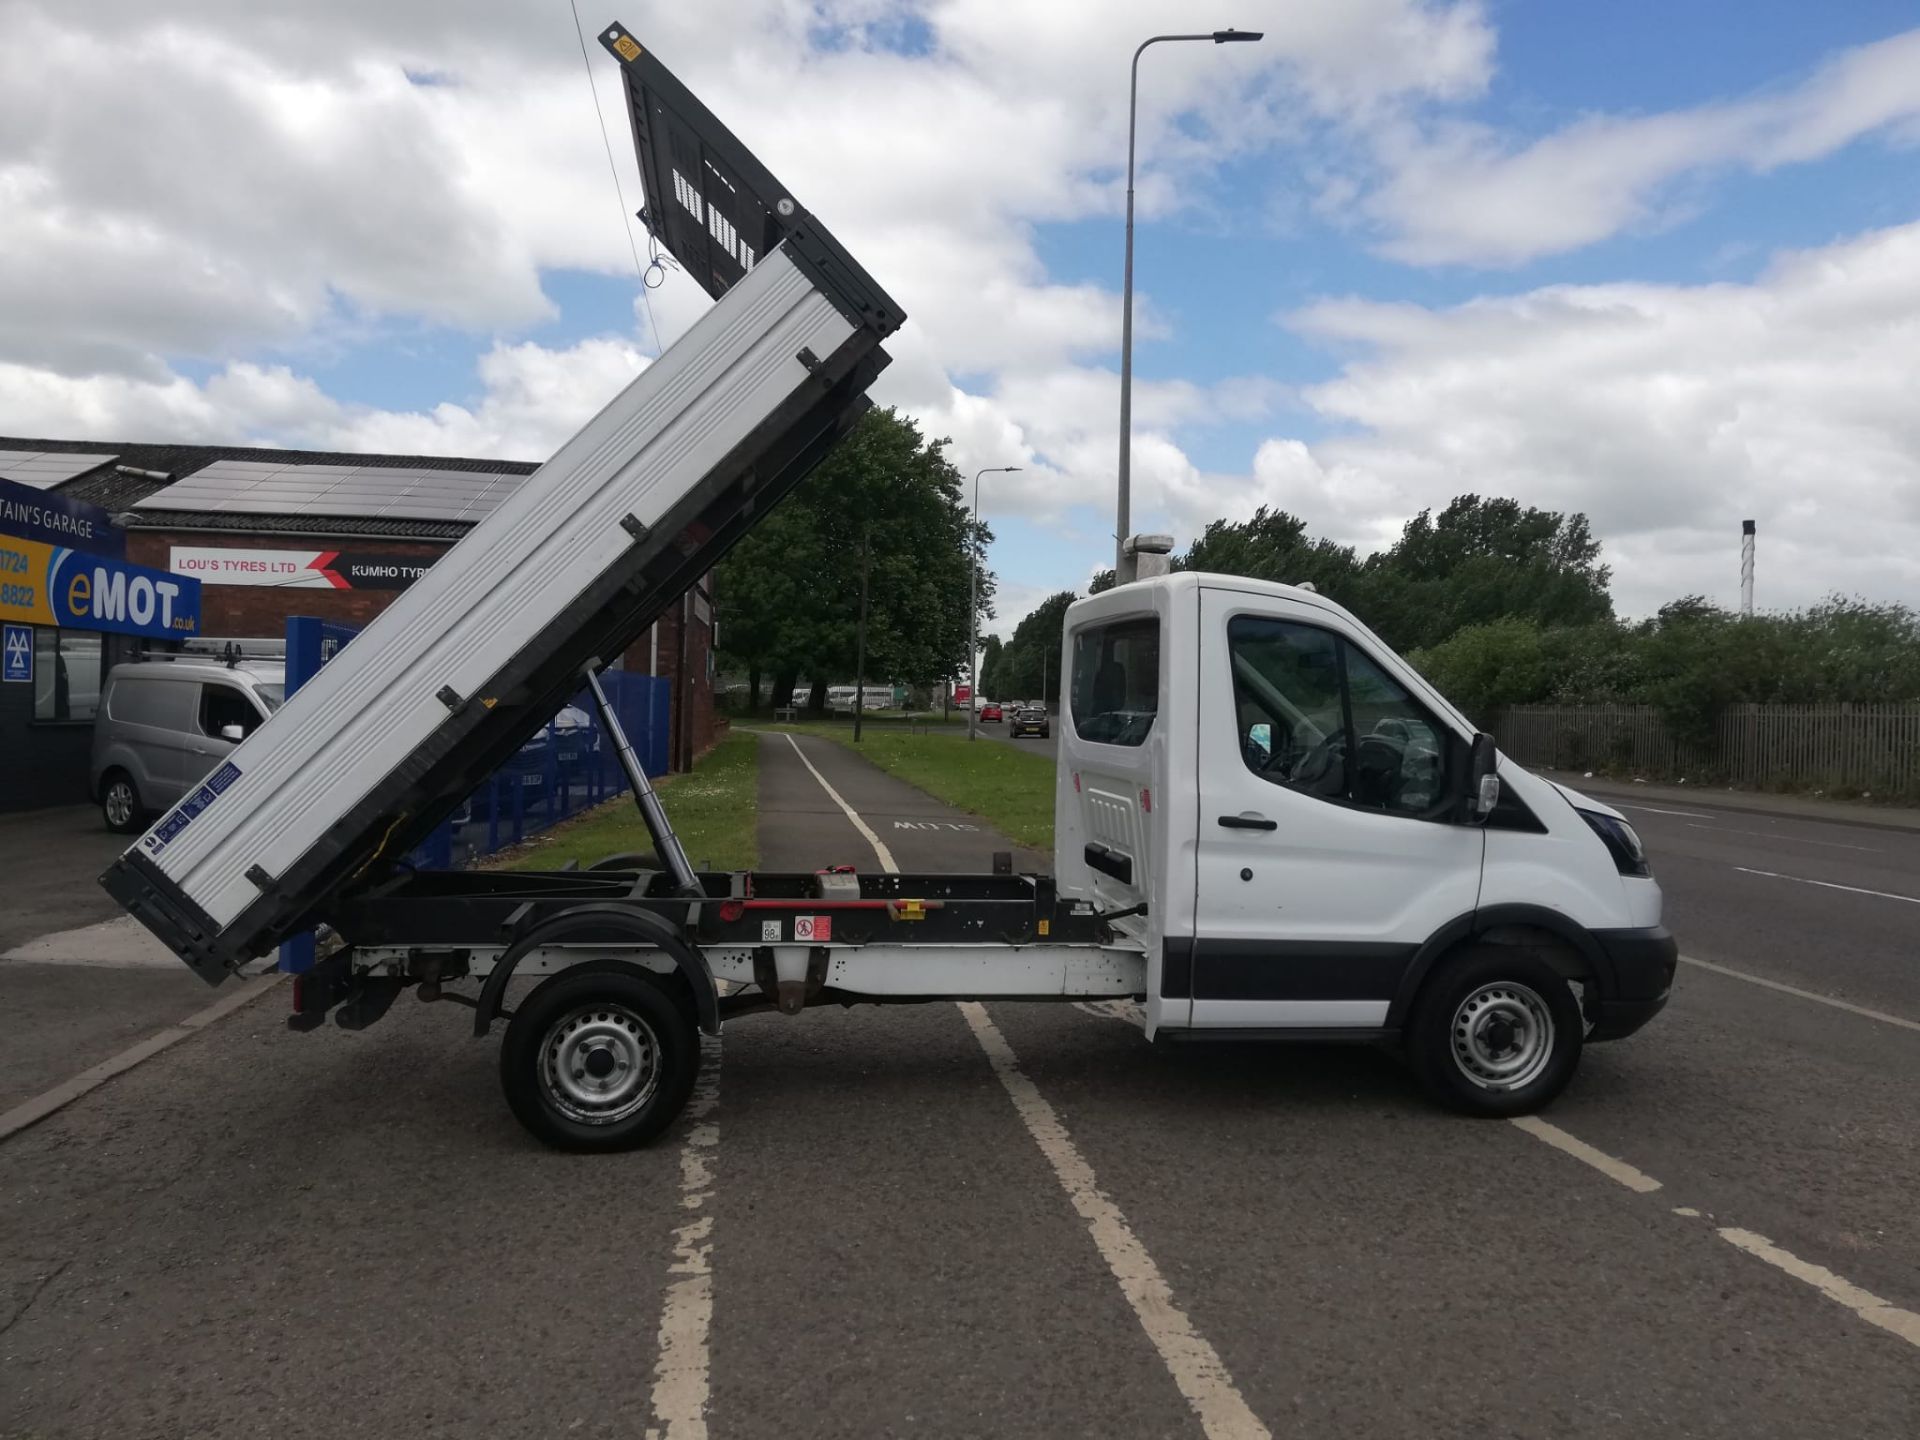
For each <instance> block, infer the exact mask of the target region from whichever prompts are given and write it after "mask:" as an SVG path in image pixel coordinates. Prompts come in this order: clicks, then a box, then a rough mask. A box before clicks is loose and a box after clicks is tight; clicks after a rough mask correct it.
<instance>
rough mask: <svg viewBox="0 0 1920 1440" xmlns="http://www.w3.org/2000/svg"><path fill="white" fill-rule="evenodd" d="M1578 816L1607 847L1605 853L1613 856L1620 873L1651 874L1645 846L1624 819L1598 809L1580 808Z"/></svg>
mask: <svg viewBox="0 0 1920 1440" xmlns="http://www.w3.org/2000/svg"><path fill="white" fill-rule="evenodd" d="M1580 818H1581V819H1582V820H1584V821H1586V822H1587V824H1588V826H1589V827H1591V829H1592V830H1593V833H1594V834H1596V835H1598V836H1599V837H1600V843H1601V844H1602V845H1605V846H1606V847H1607V853H1608V854H1609V855H1611V856H1613V864H1614V868H1615V869H1617V870H1618V871H1619V872H1620V873H1621V874H1622V875H1651V874H1653V870H1652V868H1651V867H1650V866H1649V865H1648V864H1647V851H1646V847H1645V846H1643V845H1642V844H1641V843H1640V836H1639V835H1638V834H1636V833H1635V831H1634V828H1633V827H1632V826H1631V825H1629V824H1628V823H1627V822H1626V821H1624V820H1616V819H1614V818H1613V816H1611V815H1602V814H1601V813H1600V812H1599V811H1598V810H1582V811H1581V812H1580Z"/></svg>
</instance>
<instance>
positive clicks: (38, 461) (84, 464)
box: [0, 450, 118, 490]
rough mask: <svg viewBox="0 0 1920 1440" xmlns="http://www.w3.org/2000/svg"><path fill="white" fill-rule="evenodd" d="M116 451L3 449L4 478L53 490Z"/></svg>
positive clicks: (0, 454)
mask: <svg viewBox="0 0 1920 1440" xmlns="http://www.w3.org/2000/svg"><path fill="white" fill-rule="evenodd" d="M117 458H118V457H117V456H113V455H80V454H73V453H70V452H68V451H65V450H0V479H6V480H11V481H13V482H14V483H16V484H19V485H31V486H32V487H33V488H34V489H36V490H51V489H52V488H53V487H54V486H55V485H64V484H66V482H67V481H69V480H71V479H73V478H74V477H75V476H78V475H84V474H86V473H87V472H88V471H89V470H97V469H99V468H100V467H101V466H102V465H105V464H107V463H109V462H110V461H112V460H114V459H117Z"/></svg>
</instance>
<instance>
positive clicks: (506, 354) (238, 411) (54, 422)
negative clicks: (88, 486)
mask: <svg viewBox="0 0 1920 1440" xmlns="http://www.w3.org/2000/svg"><path fill="white" fill-rule="evenodd" d="M646 364H647V357H646V355H645V354H643V353H642V352H641V351H640V350H639V349H638V348H637V347H636V346H635V345H634V344H633V343H632V342H630V341H628V340H623V339H619V338H615V337H598V338H594V339H589V340H583V341H581V342H580V343H579V344H577V345H573V346H570V347H568V348H566V349H564V350H551V349H547V348H545V347H543V346H540V345H534V344H519V345H508V344H496V345H495V346H494V347H493V348H492V349H491V350H490V351H488V352H487V353H486V354H484V355H483V356H481V358H480V363H479V375H480V380H481V383H482V385H483V386H484V393H483V394H482V396H481V398H480V399H479V400H478V401H477V402H475V403H474V404H472V405H459V404H455V403H453V402H451V401H446V402H443V403H441V404H438V405H435V406H433V407H432V408H431V409H430V410H426V411H395V410H381V409H378V408H375V407H371V406H364V405H344V404H342V403H341V402H339V401H338V400H335V399H334V398H332V397H331V396H329V395H327V394H326V393H325V392H324V391H323V390H321V388H320V387H319V386H318V385H317V384H315V383H314V382H313V380H311V379H310V378H308V377H306V376H302V375H297V374H295V373H294V372H293V371H292V370H291V369H289V368H288V367H286V366H284V365H272V366H261V365H253V364H245V363H241V364H234V365H229V366H228V367H227V368H226V369H224V370H222V371H220V372H218V373H217V374H215V375H213V376H211V377H210V378H209V379H208V380H207V381H206V383H205V384H203V385H196V384H194V383H193V382H192V381H190V380H188V379H185V378H184V377H181V376H177V375H169V376H166V377H164V378H161V379H149V378H146V377H140V376H126V375H116V374H106V375H89V376H78V377H76V376H67V375H59V374H56V373H54V372H51V371H47V370H37V369H33V368H31V367H27V366H20V365H8V364H0V433H8V434H16V435H35V436H55V437H61V438H66V437H71V436H98V437H100V438H102V439H108V440H128V439H138V440H200V441H208V442H214V443H219V444H225V445H244V444H263V445H287V446H293V447H296V448H313V449H321V450H347V451H361V452H367V453H375V452H387V453H395V454H423V455H463V456H475V457H481V458H496V459H519V460H545V459H546V458H547V457H548V456H549V455H550V454H552V453H553V451H555V450H556V449H558V448H559V446H560V444H561V442H562V441H564V440H566V439H567V438H568V437H569V436H570V435H572V434H573V433H574V431H576V430H578V429H579V428H580V426H581V425H583V424H585V423H586V422H587V420H589V419H590V418H592V416H593V415H594V413H595V412H596V411H598V410H599V409H600V408H601V407H602V406H603V405H605V404H606V403H607V402H608V401H609V400H611V399H612V398H613V397H614V395H616V394H617V393H618V392H619V391H620V389H621V388H622V387H623V386H624V385H626V384H627V383H628V382H629V381H631V380H632V379H633V378H634V377H635V376H636V375H638V374H639V373H640V371H641V370H643V369H644V368H645V367H646Z"/></svg>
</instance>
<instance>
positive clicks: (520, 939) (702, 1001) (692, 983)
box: [473, 901, 720, 1036]
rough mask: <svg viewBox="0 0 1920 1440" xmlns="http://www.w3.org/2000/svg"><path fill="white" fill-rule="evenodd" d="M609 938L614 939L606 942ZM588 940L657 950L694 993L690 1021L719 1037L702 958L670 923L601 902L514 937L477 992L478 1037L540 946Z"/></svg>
mask: <svg viewBox="0 0 1920 1440" xmlns="http://www.w3.org/2000/svg"><path fill="white" fill-rule="evenodd" d="M609 935H612V936H613V937H615V938H614V939H613V940H612V941H608V936H609ZM588 938H591V939H593V940H597V941H602V942H607V943H614V944H617V943H620V941H621V940H622V939H628V938H630V939H631V940H632V941H633V942H635V943H637V944H639V945H641V946H644V947H645V948H647V949H649V950H658V951H660V952H661V953H662V954H664V955H666V956H667V957H668V958H669V959H671V960H672V961H673V963H674V968H675V971H676V973H677V974H679V975H680V977H681V978H682V979H684V980H685V981H686V983H687V986H688V988H689V989H690V990H691V991H692V992H693V1008H694V1015H695V1017H696V1020H697V1021H698V1024H699V1026H700V1029H701V1030H702V1031H703V1032H705V1033H706V1034H708V1035H718V1034H719V1033H720V992H719V990H718V989H717V988H716V987H715V985H714V983H713V975H712V974H711V972H709V971H708V969H707V963H706V961H705V960H704V959H703V958H702V957H701V954H700V952H699V951H698V950H697V949H695V948H694V947H693V946H692V945H689V944H688V943H687V941H686V939H685V937H684V936H682V935H681V933H680V932H679V930H678V929H676V928H675V927H674V926H673V925H672V924H671V923H670V922H668V921H666V920H663V919H662V918H661V917H660V916H658V915H655V914H653V913H652V912H651V911H648V910H634V909H631V908H630V907H628V906H625V905H616V904H610V903H607V902H604V901H602V902H599V903H596V904H587V905H574V906H570V907H568V908H567V909H565V910H562V911H560V912H558V913H557V914H553V915H548V916H545V917H543V918H541V919H539V920H536V921H534V922H533V923H532V924H530V925H528V926H527V927H526V928H525V929H524V930H522V931H521V932H520V933H519V934H518V935H517V936H515V937H514V939H513V941H512V942H511V943H510V944H509V945H508V946H507V948H506V949H505V950H504V951H502V952H501V955H500V958H499V959H498V960H496V961H495V962H494V966H493V972H492V973H491V974H490V975H488V976H487V980H486V983H485V984H484V985H482V986H481V987H480V1000H479V1004H478V1006H477V1007H476V1009H475V1010H474V1016H473V1033H474V1034H475V1035H476V1036H481V1035H485V1034H486V1033H487V1030H488V1028H489V1027H490V1026H491V1025H492V1024H493V1022H494V1020H495V1019H496V1018H497V1017H498V1016H499V1014H500V1005H501V1002H502V1000H503V999H504V998H505V996H506V991H507V982H508V981H510V980H511V979H513V972H514V971H515V970H516V969H517V968H518V967H519V965H520V962H521V961H522V960H524V959H526V957H527V956H528V955H530V954H531V953H532V952H533V951H535V950H538V949H539V948H540V947H541V946H543V945H553V944H558V943H560V942H562V941H566V940H570V939H571V940H581V939H588ZM606 958H608V957H605V956H599V955H588V956H583V957H582V958H581V960H580V961H579V963H580V964H581V965H587V964H592V963H593V962H594V961H596V960H601V959H606ZM573 968H575V967H574V966H571V965H570V966H568V967H567V968H566V969H565V970H559V971H556V972H554V973H555V974H559V975H564V974H566V973H568V971H569V970H572V969H573Z"/></svg>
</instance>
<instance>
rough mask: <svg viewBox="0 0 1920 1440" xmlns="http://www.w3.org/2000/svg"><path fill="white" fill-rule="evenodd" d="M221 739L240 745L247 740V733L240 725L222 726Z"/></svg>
mask: <svg viewBox="0 0 1920 1440" xmlns="http://www.w3.org/2000/svg"><path fill="white" fill-rule="evenodd" d="M220 738H221V739H222V740H232V741H234V742H236V743H238V742H239V741H241V740H244V739H246V738H247V732H246V731H245V730H242V729H241V728H240V727H239V726H238V725H222V726H221V727H220Z"/></svg>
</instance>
